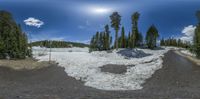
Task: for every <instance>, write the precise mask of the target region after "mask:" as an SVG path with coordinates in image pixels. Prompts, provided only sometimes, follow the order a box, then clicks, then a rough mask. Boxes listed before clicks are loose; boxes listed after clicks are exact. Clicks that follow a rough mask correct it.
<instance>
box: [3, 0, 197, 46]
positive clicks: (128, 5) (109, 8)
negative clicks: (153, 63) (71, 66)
mask: <svg viewBox="0 0 200 99" xmlns="http://www.w3.org/2000/svg"><path fill="white" fill-rule="evenodd" d="M0 10H6V11H9V12H11V13H12V15H13V18H14V19H15V20H16V22H17V23H19V24H20V25H21V26H22V28H23V31H24V32H26V33H27V35H28V37H29V39H30V40H31V41H39V40H65V41H74V42H81V43H89V41H90V38H91V37H92V35H94V34H95V33H96V32H97V31H103V30H104V26H105V25H106V24H109V25H110V18H109V16H110V15H111V14H112V13H113V12H114V11H117V12H119V14H120V15H121V16H122V20H121V26H124V27H125V32H126V34H128V32H129V31H131V15H132V14H133V13H134V12H136V11H137V12H139V13H140V18H139V23H138V27H139V31H140V32H141V33H142V34H143V35H144V36H145V34H146V32H147V30H148V28H149V27H150V26H151V25H152V24H154V25H155V26H156V27H157V29H158V31H159V34H160V38H169V37H174V38H181V39H183V40H185V41H191V40H192V36H193V35H194V29H195V25H196V24H197V19H196V17H195V12H196V11H197V10H200V0H0ZM110 30H111V33H112V35H113V37H114V34H115V33H114V31H113V28H110ZM119 33H120V32H119Z"/></svg>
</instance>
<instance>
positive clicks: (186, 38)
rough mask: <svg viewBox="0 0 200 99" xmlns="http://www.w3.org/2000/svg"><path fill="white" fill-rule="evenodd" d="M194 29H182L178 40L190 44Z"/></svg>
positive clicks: (192, 27) (190, 27)
mask: <svg viewBox="0 0 200 99" xmlns="http://www.w3.org/2000/svg"><path fill="white" fill-rule="evenodd" d="M195 29H196V27H195V26H193V25H189V26H187V27H184V29H183V30H182V34H183V36H182V37H181V38H180V39H181V40H183V41H189V42H192V40H193V36H194V31H195Z"/></svg>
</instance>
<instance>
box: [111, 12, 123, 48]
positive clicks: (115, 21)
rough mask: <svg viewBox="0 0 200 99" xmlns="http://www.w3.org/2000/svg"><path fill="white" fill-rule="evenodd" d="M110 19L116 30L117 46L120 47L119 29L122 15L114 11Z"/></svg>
mask: <svg viewBox="0 0 200 99" xmlns="http://www.w3.org/2000/svg"><path fill="white" fill-rule="evenodd" d="M110 19H111V27H112V28H114V30H115V48H116V49H118V31H119V28H120V25H121V24H120V21H121V16H120V15H119V14H118V12H113V14H112V15H111V16H110Z"/></svg>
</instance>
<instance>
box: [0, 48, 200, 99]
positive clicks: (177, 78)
mask: <svg viewBox="0 0 200 99" xmlns="http://www.w3.org/2000/svg"><path fill="white" fill-rule="evenodd" d="M163 60H164V63H163V68H162V69H160V70H158V71H156V72H155V74H154V75H153V77H152V78H150V79H148V80H147V81H146V83H145V84H143V87H144V88H143V89H142V90H135V91H103V90H97V89H94V88H90V87H87V86H84V83H83V82H81V81H78V80H75V79H74V78H72V77H69V76H68V75H67V74H66V73H65V72H64V68H62V67H59V66H56V65H51V66H48V67H44V68H41V69H37V70H21V71H16V70H13V69H10V68H6V67H0V99H1V98H2V99H200V66H197V65H196V64H194V63H193V62H191V61H189V60H188V59H186V58H184V57H182V56H180V55H178V54H176V53H175V52H173V51H169V52H168V53H167V54H165V57H164V59H163Z"/></svg>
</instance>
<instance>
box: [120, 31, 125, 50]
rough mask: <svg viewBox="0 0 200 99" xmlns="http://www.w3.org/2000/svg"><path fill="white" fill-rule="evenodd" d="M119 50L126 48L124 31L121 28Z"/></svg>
mask: <svg viewBox="0 0 200 99" xmlns="http://www.w3.org/2000/svg"><path fill="white" fill-rule="evenodd" d="M120 43H121V46H120V47H121V48H125V47H126V36H125V30H124V27H122V29H121V41H120Z"/></svg>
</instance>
